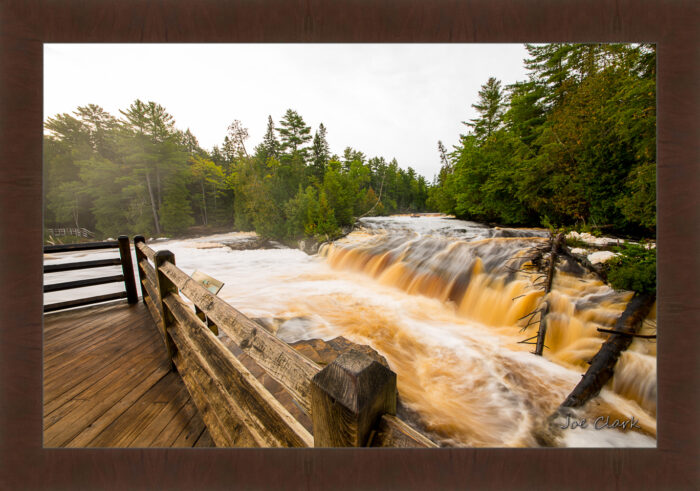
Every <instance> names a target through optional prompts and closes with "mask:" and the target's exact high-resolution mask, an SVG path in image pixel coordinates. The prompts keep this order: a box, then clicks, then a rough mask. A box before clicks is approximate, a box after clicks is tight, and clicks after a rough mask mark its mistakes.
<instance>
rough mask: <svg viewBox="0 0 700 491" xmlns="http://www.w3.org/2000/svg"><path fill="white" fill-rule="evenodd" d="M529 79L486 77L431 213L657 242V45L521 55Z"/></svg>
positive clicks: (551, 48) (543, 48)
mask: <svg viewBox="0 0 700 491" xmlns="http://www.w3.org/2000/svg"><path fill="white" fill-rule="evenodd" d="M527 49H528V52H529V54H530V58H529V59H527V60H526V61H525V64H526V66H527V67H528V69H529V71H530V77H529V80H528V81H524V82H518V83H515V84H513V85H511V86H509V87H508V88H507V92H506V93H505V95H504V94H502V93H501V89H500V83H499V82H498V81H497V80H496V79H494V78H493V77H492V78H490V79H489V80H488V81H487V82H486V84H484V85H483V86H482V89H481V91H480V92H479V94H478V102H477V103H476V104H473V107H474V108H475V109H476V110H477V111H478V117H477V118H475V119H472V120H471V121H470V122H469V123H465V124H467V125H468V126H469V127H470V130H471V132H470V133H469V134H467V135H462V137H461V139H460V142H459V144H458V145H457V146H456V147H455V151H454V152H452V153H451V154H449V155H448V154H447V153H446V151H445V150H444V146H442V144H440V145H439V152H440V160H441V161H442V168H441V169H440V173H439V174H438V176H437V178H436V182H435V183H434V185H433V187H432V188H431V189H430V191H429V197H428V204H429V205H430V206H431V207H432V208H434V209H437V210H439V211H442V212H445V213H454V214H456V215H457V216H458V217H460V218H465V219H471V220H477V221H485V222H498V223H502V224H507V225H520V226H523V225H524V226H528V225H545V226H548V227H552V228H560V227H575V228H577V229H588V230H591V231H595V230H599V229H606V230H612V231H617V232H618V233H625V234H633V235H643V236H654V235H655V232H656V186H655V181H656V152H655V148H656V138H655V131H656V115H655V101H656V95H655V94H656V89H655V56H656V54H655V47H654V46H650V45H600V44H549V45H537V46H535V45H528V46H527Z"/></svg>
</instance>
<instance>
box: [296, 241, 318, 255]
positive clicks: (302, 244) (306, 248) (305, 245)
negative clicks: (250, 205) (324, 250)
mask: <svg viewBox="0 0 700 491" xmlns="http://www.w3.org/2000/svg"><path fill="white" fill-rule="evenodd" d="M319 245H320V244H319V243H318V242H316V241H315V240H314V239H302V240H300V241H299V243H298V244H297V247H298V249H299V250H300V251H303V252H305V253H307V254H308V255H309V256H313V255H314V254H316V253H317V252H318V248H319Z"/></svg>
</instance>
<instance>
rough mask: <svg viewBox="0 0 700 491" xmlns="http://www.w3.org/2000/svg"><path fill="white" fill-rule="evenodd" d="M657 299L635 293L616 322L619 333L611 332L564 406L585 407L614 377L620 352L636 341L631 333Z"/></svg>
mask: <svg viewBox="0 0 700 491" xmlns="http://www.w3.org/2000/svg"><path fill="white" fill-rule="evenodd" d="M655 301H656V296H655V295H649V294H644V295H640V294H635V295H634V297H633V298H632V300H630V302H629V303H628V304H627V308H626V309H625V311H624V312H623V313H622V315H621V316H620V318H619V319H618V320H617V322H616V323H615V331H616V333H615V334H611V335H610V337H609V338H608V340H607V341H605V342H604V343H603V346H601V348H600V351H598V353H597V354H596V355H595V356H594V357H593V359H592V360H591V361H590V363H591V366H590V367H589V368H588V371H586V374H585V375H584V376H583V378H582V379H581V381H580V382H579V383H578V385H577V386H576V387H575V388H574V390H573V391H572V392H571V394H569V397H567V398H566V400H565V401H564V403H563V404H562V405H561V407H581V406H583V405H584V404H586V402H588V401H589V400H590V399H592V398H593V397H595V396H597V395H598V393H599V392H600V390H601V389H602V388H603V386H604V385H605V384H606V383H607V382H608V380H610V378H611V377H612V376H613V374H614V371H615V364H617V360H618V359H619V358H620V354H621V353H622V352H623V351H625V350H626V349H627V348H628V347H629V345H630V344H632V340H633V339H634V337H633V336H631V334H634V333H636V332H637V331H638V330H639V328H640V327H641V325H642V322H644V319H646V317H647V315H649V312H650V311H651V308H652V306H653V305H654V302H655Z"/></svg>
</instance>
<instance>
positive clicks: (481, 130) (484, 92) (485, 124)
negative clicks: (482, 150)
mask: <svg viewBox="0 0 700 491" xmlns="http://www.w3.org/2000/svg"><path fill="white" fill-rule="evenodd" d="M502 101H503V93H502V92H501V82H500V81H499V80H496V79H495V78H494V77H490V78H489V79H488V81H487V82H486V83H485V84H484V85H482V86H481V90H480V91H479V102H478V103H476V104H472V107H473V108H474V109H476V110H477V112H478V113H479V117H478V118H476V119H471V120H470V122H469V123H466V122H465V123H464V124H466V125H467V126H470V127H472V128H473V131H474V135H476V137H477V138H478V139H479V140H485V139H487V138H488V137H490V136H491V134H492V133H493V132H494V131H496V130H497V129H498V128H499V126H500V125H501V118H502V116H503V108H502Z"/></svg>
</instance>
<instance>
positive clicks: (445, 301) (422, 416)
mask: <svg viewBox="0 0 700 491" xmlns="http://www.w3.org/2000/svg"><path fill="white" fill-rule="evenodd" d="M547 235H548V234H547V233H546V232H545V231H541V230H513V229H494V228H488V227H484V226H481V225H478V224H474V223H469V222H464V221H459V220H450V219H445V218H441V217H421V218H411V217H388V218H366V219H363V220H362V227H361V228H360V229H358V230H356V231H354V232H352V233H351V234H350V235H348V236H347V237H345V238H344V239H342V240H340V241H337V242H335V243H333V244H330V245H327V246H325V247H323V248H322V250H321V252H320V254H319V255H318V256H307V255H306V254H304V253H303V252H301V251H298V250H294V249H268V250H232V249H231V248H229V247H226V244H227V243H229V242H232V241H238V240H242V239H249V238H250V237H248V236H247V235H245V234H240V233H237V234H225V235H219V236H210V237H202V238H197V239H188V240H173V241H162V242H153V243H151V246H152V247H153V248H154V249H155V250H161V249H169V250H171V251H172V252H173V253H174V254H175V256H176V260H177V264H178V267H180V268H181V269H182V270H183V271H185V272H186V273H188V274H191V273H192V272H193V271H194V270H200V271H203V272H205V273H207V274H210V275H212V276H214V277H215V278H217V279H218V280H221V281H223V282H224V283H225V286H224V288H223V289H222V290H221V292H220V293H219V296H220V297H221V298H223V299H224V300H226V301H227V302H229V303H230V304H231V305H233V306H235V307H236V308H237V309H239V310H241V311H242V312H243V313H245V314H246V315H248V316H249V317H257V318H268V319H273V320H275V321H276V322H277V323H278V324H279V329H278V331H277V335H278V336H279V337H280V338H281V339H283V340H285V341H287V342H294V341H298V340H301V339H311V338H323V339H326V340H328V339H331V338H334V337H336V336H345V337H346V338H348V339H350V340H351V341H354V342H357V343H360V344H369V345H371V346H372V347H373V348H375V349H376V350H377V351H379V352H380V353H381V354H382V355H384V356H385V357H386V359H387V361H388V362H389V364H390V366H391V368H392V370H394V371H395V372H396V373H397V381H398V388H399V394H400V399H401V401H402V403H403V404H404V405H405V406H406V407H408V408H409V409H410V410H412V413H413V414H415V415H417V418H418V419H419V423H420V425H421V426H422V427H423V428H424V429H425V430H426V431H427V432H429V433H430V435H431V436H432V437H433V438H435V439H436V440H437V441H439V442H440V443H441V444H444V445H461V446H464V445H468V446H536V445H537V444H538V443H537V440H536V438H535V436H534V435H535V433H536V432H537V431H538V429H540V428H541V427H542V423H543V421H544V419H545V418H547V417H548V416H549V415H550V414H551V413H552V412H553V411H554V410H555V409H556V408H557V407H558V406H559V404H561V403H562V401H563V400H564V399H565V398H566V396H567V395H568V394H569V393H570V392H571V390H572V389H573V388H574V387H575V386H576V384H577V383H578V382H579V381H580V379H581V374H582V373H583V372H584V371H585V370H586V368H587V364H586V361H587V360H589V359H590V358H591V357H592V356H593V355H594V354H595V353H596V352H597V351H598V349H599V347H600V345H601V343H602V342H604V340H605V339H606V336H607V335H605V334H601V333H599V332H597V331H596V328H597V327H606V328H610V327H611V326H613V325H614V322H615V320H616V319H617V317H618V316H619V315H620V313H621V312H622V311H623V309H624V307H625V305H626V302H627V301H628V300H629V297H630V294H629V293H619V292H615V291H613V290H611V289H610V288H609V287H607V286H605V285H604V284H602V283H601V282H599V281H597V280H596V279H595V278H593V277H591V276H589V275H586V274H582V273H581V272H579V271H576V269H575V268H574V267H571V266H570V265H568V264H566V263H564V262H563V263H562V264H561V267H560V268H558V270H557V272H556V275H555V277H554V284H553V289H552V292H551V293H550V296H549V297H548V300H549V302H550V310H549V315H548V331H547V337H546V340H545V344H546V346H547V349H545V351H544V356H543V357H539V356H535V355H533V354H531V351H532V347H531V346H528V345H525V344H520V343H519V341H522V340H524V339H526V338H529V337H531V336H532V335H534V334H535V333H536V330H537V326H536V325H532V326H529V327H528V328H527V329H526V330H525V331H521V330H522V327H523V326H524V324H525V322H526V321H527V320H528V319H527V318H524V319H523V317H524V316H526V315H527V314H528V313H530V312H532V311H533V310H535V309H536V308H537V307H538V306H539V305H540V303H541V302H542V301H543V292H542V290H541V288H539V287H538V286H536V285H533V282H536V277H535V276H534V275H528V274H524V273H522V272H519V271H518V270H519V269H523V267H525V266H526V264H527V261H528V258H527V256H528V255H529V252H528V251H531V250H532V248H533V247H535V246H538V245H539V246H543V245H546V243H547ZM100 254H104V253H99V252H96V253H93V254H91V257H90V259H99V258H100V257H101V256H100V257H98V256H99V255H100ZM77 255H78V254H75V253H74V254H62V255H60V256H59V255H57V256H55V257H53V258H47V261H46V263H47V264H52V263H56V262H71V261H75V260H76V256H77ZM80 255H85V254H84V253H80ZM93 255H94V257H93ZM75 273H76V274H80V273H81V272H75ZM47 279H49V277H48V276H47ZM67 279H71V278H66V277H62V278H61V279H60V281H66V280H67ZM97 293H101V292H94V291H93V292H91V293H90V294H97ZM104 293H106V291H104ZM76 294H77V295H81V294H83V293H82V292H77V293H76ZM57 295H59V296H60V295H65V293H64V292H56V293H51V294H47V296H52V297H51V298H47V301H48V302H54V301H62V300H67V299H68V298H67V297H60V298H59V297H58V296H57ZM654 315H655V314H654V312H652V315H650V318H649V319H647V321H645V331H647V332H649V331H653V330H654V329H655V327H656V326H655V321H654ZM655 347H656V345H655V344H654V343H653V342H649V341H647V340H635V341H634V342H633V343H632V345H631V347H630V348H629V349H628V350H627V351H625V352H624V353H623V354H622V357H621V359H620V361H619V363H618V365H617V367H616V371H615V376H614V378H613V380H611V382H610V383H609V384H608V386H606V388H604V389H603V391H602V392H601V394H600V395H599V396H598V397H597V398H595V399H594V400H592V401H591V402H590V403H589V404H588V405H587V406H586V407H585V408H584V409H583V410H578V411H577V412H576V413H575V414H576V415H577V416H580V417H581V418H587V420H588V421H589V422H590V423H591V424H590V425H589V427H588V428H586V429H582V428H576V429H567V430H563V432H562V435H561V436H560V438H559V439H558V440H557V441H556V444H557V445H561V446H654V445H655V444H656V441H655V436H656V350H655ZM599 416H602V417H605V416H609V421H610V422H612V421H614V420H615V419H620V420H623V419H624V420H627V419H629V418H631V417H634V418H635V419H636V420H639V423H638V425H639V426H640V429H636V428H635V429H634V430H629V429H627V430H624V431H621V430H620V429H610V428H606V429H600V430H596V429H595V428H593V424H592V422H593V421H594V420H595V418H597V417H599Z"/></svg>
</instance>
